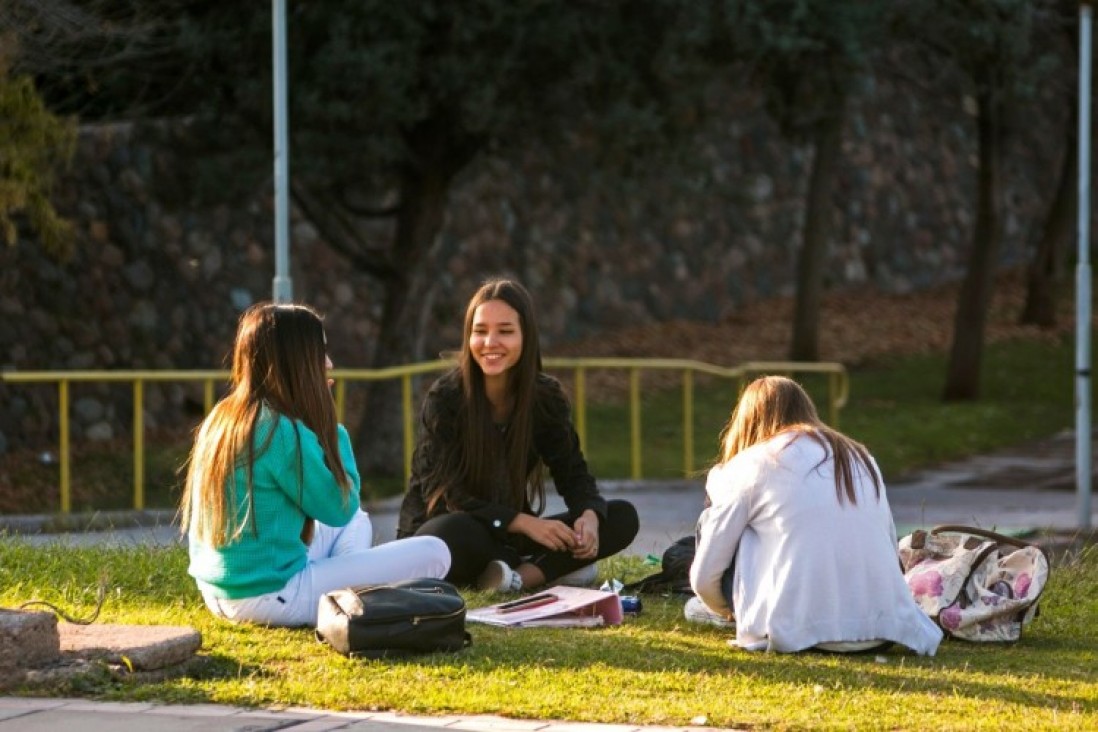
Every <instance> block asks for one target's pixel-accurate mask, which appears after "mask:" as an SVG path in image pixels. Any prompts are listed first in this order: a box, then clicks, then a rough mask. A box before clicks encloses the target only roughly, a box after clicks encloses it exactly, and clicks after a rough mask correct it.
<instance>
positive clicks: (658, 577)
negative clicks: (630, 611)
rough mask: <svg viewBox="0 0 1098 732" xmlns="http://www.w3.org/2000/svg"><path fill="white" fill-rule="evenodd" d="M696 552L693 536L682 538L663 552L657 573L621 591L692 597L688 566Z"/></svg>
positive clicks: (695, 541) (632, 583)
mask: <svg viewBox="0 0 1098 732" xmlns="http://www.w3.org/2000/svg"><path fill="white" fill-rule="evenodd" d="M696 551H697V540H696V538H695V537H694V536H693V535H691V536H684V537H682V538H681V539H679V540H678V541H676V542H675V543H674V544H672V545H671V546H669V547H667V550H666V551H664V553H663V559H662V561H661V562H660V571H659V572H657V573H656V574H651V575H648V576H647V577H645V578H644V579H641V580H637V581H636V582H630V583H629V584H627V585H626V586H625V587H623V588H622V590H621V591H622V592H623V593H625V594H631V593H637V592H651V593H656V594H660V593H665V592H670V593H673V594H678V595H693V594H694V590H693V589H692V588H691V587H690V565H691V564H692V563H693V562H694V553H695V552H696Z"/></svg>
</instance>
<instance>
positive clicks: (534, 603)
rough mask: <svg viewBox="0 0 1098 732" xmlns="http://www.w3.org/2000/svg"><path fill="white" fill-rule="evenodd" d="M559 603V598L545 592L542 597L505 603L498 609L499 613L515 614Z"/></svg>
mask: <svg viewBox="0 0 1098 732" xmlns="http://www.w3.org/2000/svg"><path fill="white" fill-rule="evenodd" d="M556 601H557V596H556V595H554V594H553V593H551V592H543V593H541V594H540V595H531V596H530V597H524V598H523V599H521V600H515V601H513V602H505V603H503V604H502V605H500V606H499V607H497V608H496V612H497V613H515V612H519V611H520V610H532V609H533V608H536V607H541V606H542V605H549V604H551V603H554V602H556Z"/></svg>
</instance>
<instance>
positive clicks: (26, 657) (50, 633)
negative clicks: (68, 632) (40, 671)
mask: <svg viewBox="0 0 1098 732" xmlns="http://www.w3.org/2000/svg"><path fill="white" fill-rule="evenodd" d="M60 656H61V644H60V638H59V636H58V632H57V618H56V617H55V616H54V614H53V613H46V612H29V611H23V610H9V609H4V608H0V668H32V667H35V666H41V665H43V664H47V663H51V662H53V661H56V660H57V659H58V658H60Z"/></svg>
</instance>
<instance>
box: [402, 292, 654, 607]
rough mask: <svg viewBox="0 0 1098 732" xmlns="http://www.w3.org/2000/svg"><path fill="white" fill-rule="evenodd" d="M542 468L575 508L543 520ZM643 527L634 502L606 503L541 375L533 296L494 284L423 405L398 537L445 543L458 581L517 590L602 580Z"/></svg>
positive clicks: (562, 406) (559, 401) (550, 383)
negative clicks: (610, 561) (599, 574)
mask: <svg viewBox="0 0 1098 732" xmlns="http://www.w3.org/2000/svg"><path fill="white" fill-rule="evenodd" d="M543 465H544V466H546V467H548V469H549V473H550V475H551V476H552V478H553V483H554V484H555V486H556V489H557V491H558V492H559V493H560V495H561V497H562V498H563V499H564V503H565V505H566V507H567V509H568V510H567V512H565V513H562V514H558V515H554V516H546V517H542V516H540V514H541V512H542V510H543V509H544V507H545V486H544V483H543V471H542V466H543ZM637 529H638V519H637V511H636V509H635V508H634V507H633V505H632V504H631V503H629V502H627V501H621V500H613V501H607V500H606V499H604V498H603V497H602V496H601V495H599V492H598V489H597V488H596V486H595V479H594V477H592V475H591V473H590V471H588V469H587V462H586V460H584V457H583V453H582V451H581V450H580V446H579V438H578V436H577V435H576V431H575V429H574V427H573V426H572V420H571V415H570V408H569V404H568V399H567V397H566V396H565V395H564V391H563V389H562V388H561V385H560V383H559V382H558V381H557V380H556V379H554V378H553V377H551V376H549V375H548V374H546V373H545V372H544V371H543V370H542V362H541V348H540V346H539V343H538V331H537V325H536V323H535V321H534V308H533V302H532V300H531V298H530V295H529V293H528V292H527V291H526V289H525V288H523V287H522V285H520V284H519V283H517V282H515V281H513V280H507V279H498V280H490V281H488V282H487V283H485V284H484V285H483V286H481V288H480V289H479V290H477V292H476V294H475V295H474V296H473V298H472V299H471V300H470V301H469V305H468V307H467V308H466V313H465V328H464V342H463V344H462V348H461V355H460V357H459V362H458V366H457V367H456V368H455V369H454V370H453V371H451V372H449V373H447V374H445V375H443V376H442V377H441V378H439V379H438V381H436V382H435V383H434V385H432V387H431V389H430V390H429V391H428V393H427V396H426V398H425V400H424V404H423V411H422V424H421V431H420V435H419V441H418V443H417V445H416V450H415V454H414V456H413V460H412V477H411V480H410V482H409V486H408V492H407V493H406V494H405V496H404V502H403V504H402V506H401V509H400V524H399V527H398V532H397V535H398V537H406V536H413V535H414V536H437V537H439V538H440V539H442V540H443V541H445V542H446V544H447V546H449V548H450V554H451V557H452V561H451V566H450V574H449V575H448V576H447V579H449V580H450V581H451V582H454V583H456V584H462V585H471V584H476V585H477V586H478V587H479V588H480V589H485V590H498V591H519V590H522V589H526V588H531V587H537V586H539V585H542V584H545V583H547V582H554V581H561V580H565V581H567V580H568V579H569V578H572V579H575V578H577V576H579V577H583V576H584V575H586V577H584V578H585V579H593V578H594V572H593V571H591V570H593V568H594V567H593V565H594V563H595V562H596V561H597V560H599V559H602V558H604V557H608V556H611V555H613V554H616V553H618V552H620V551H621V550H622V549H625V548H626V547H627V546H629V544H630V543H631V542H632V541H633V538H634V537H635V536H636V534H637ZM585 568H589V569H586V571H584V569H585ZM566 575H568V577H566Z"/></svg>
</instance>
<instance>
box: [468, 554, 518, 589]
mask: <svg viewBox="0 0 1098 732" xmlns="http://www.w3.org/2000/svg"><path fill="white" fill-rule="evenodd" d="M477 589H478V590H490V591H492V592H518V591H520V590H521V589H522V575H520V574H519V573H518V572H516V571H515V570H513V569H511V568H510V567H509V566H507V562H504V561H502V560H499V559H493V560H492V561H491V562H488V566H487V567H485V568H484V571H483V572H481V573H480V577H477Z"/></svg>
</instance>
